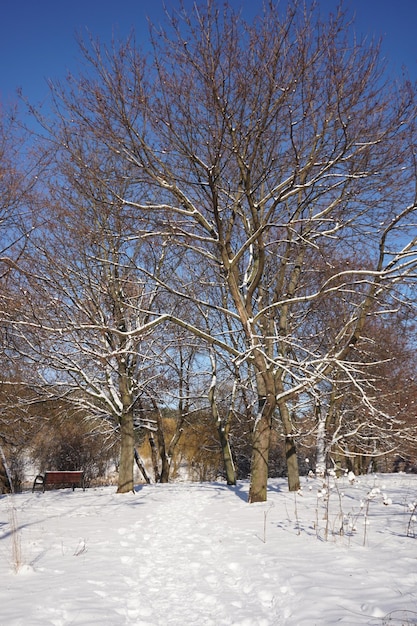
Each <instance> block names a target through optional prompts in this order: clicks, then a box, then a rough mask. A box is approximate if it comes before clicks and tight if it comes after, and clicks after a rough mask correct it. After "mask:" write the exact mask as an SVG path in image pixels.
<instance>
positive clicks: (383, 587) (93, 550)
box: [0, 474, 417, 626]
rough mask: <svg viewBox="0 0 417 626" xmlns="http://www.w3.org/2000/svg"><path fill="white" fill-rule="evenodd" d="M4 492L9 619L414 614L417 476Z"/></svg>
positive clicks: (262, 621) (98, 621)
mask: <svg viewBox="0 0 417 626" xmlns="http://www.w3.org/2000/svg"><path fill="white" fill-rule="evenodd" d="M247 491H248V484H247V483H246V482H241V483H239V485H238V486H237V487H236V488H229V487H227V486H226V485H224V484H221V483H203V484H197V483H179V484H170V485H145V486H141V487H138V489H137V491H136V493H131V494H125V495H118V494H116V493H115V488H114V487H104V488H98V489H88V490H86V491H85V492H83V491H82V490H75V492H72V491H71V490H70V489H66V490H59V491H50V492H46V493H45V494H42V493H35V494H32V493H30V492H26V493H22V494H17V495H15V496H0V580H1V586H0V623H1V625H2V626H20V625H25V626H37V625H39V626H46V625H49V624H52V625H54V626H64V625H69V624H71V625H72V624H78V625H83V626H87V625H89V624H94V625H97V626H117V625H123V624H130V625H135V626H151V625H153V626H169V625H172V626H173V625H177V626H191V625H198V626H208V625H211V626H221V625H229V624H234V625H241V626H257V625H258V626H270V625H271V626H272V625H279V624H287V625H294V626H299V625H306V626H314V625H317V626H326V625H331V626H334V625H335V624H339V623H340V624H349V625H352V626H356V625H359V624H370V625H377V624H380V625H382V624H386V625H388V624H389V625H395V626H399V625H402V624H417V536H416V538H415V537H414V534H415V533H416V535H417V521H416V520H415V518H414V515H417V512H416V511H415V510H414V513H413V512H412V509H413V508H414V506H415V503H416V501H417V476H413V475H404V474H395V475H378V476H366V477H359V478H358V479H356V480H355V481H354V482H353V484H351V483H350V482H349V480H348V478H347V477H346V478H342V479H339V480H338V481H337V482H334V481H333V480H330V483H329V489H327V487H326V489H323V482H322V481H317V480H315V479H307V478H304V479H303V489H302V492H301V493H299V494H291V493H288V490H287V487H286V483H285V481H284V480H280V479H277V480H271V481H270V486H269V493H268V502H266V503H262V504H252V505H249V504H247V502H246V498H247Z"/></svg>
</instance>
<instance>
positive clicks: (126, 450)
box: [117, 411, 135, 493]
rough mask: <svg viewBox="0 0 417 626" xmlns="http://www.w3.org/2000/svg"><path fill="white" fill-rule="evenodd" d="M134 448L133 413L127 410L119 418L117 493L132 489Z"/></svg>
mask: <svg viewBox="0 0 417 626" xmlns="http://www.w3.org/2000/svg"><path fill="white" fill-rule="evenodd" d="M134 448H135V437H134V432H133V414H132V412H131V411H128V412H127V413H123V414H122V416H121V418H120V465H119V481H118V487H117V493H127V492H129V491H133V490H134V483H133V458H134Z"/></svg>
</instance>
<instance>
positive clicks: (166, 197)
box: [54, 0, 416, 502]
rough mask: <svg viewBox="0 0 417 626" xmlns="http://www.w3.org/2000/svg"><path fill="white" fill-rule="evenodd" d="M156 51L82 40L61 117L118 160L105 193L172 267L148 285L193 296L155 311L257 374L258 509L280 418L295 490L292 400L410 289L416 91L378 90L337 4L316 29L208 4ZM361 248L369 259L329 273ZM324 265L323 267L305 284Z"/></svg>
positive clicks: (60, 102)
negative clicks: (181, 313) (331, 305)
mask: <svg viewBox="0 0 417 626" xmlns="http://www.w3.org/2000/svg"><path fill="white" fill-rule="evenodd" d="M152 42H153V51H154V54H153V57H152V58H151V60H150V61H148V60H147V59H146V58H145V57H144V56H142V55H141V54H140V53H139V52H138V51H137V49H136V47H135V43H134V41H133V40H132V39H130V40H129V41H127V42H126V43H125V44H122V45H120V46H118V47H117V46H114V48H112V49H110V50H109V49H105V48H103V47H101V46H100V45H99V44H98V43H96V42H94V41H91V42H90V45H82V51H83V54H84V58H85V60H86V61H87V62H88V63H89V71H88V72H86V73H85V75H84V76H81V77H78V78H76V77H70V78H69V82H68V83H67V85H65V86H64V87H61V88H59V87H56V88H55V91H54V94H55V98H56V102H57V107H58V110H59V111H60V114H61V116H62V117H64V116H65V117H66V118H67V119H68V120H71V124H72V125H73V126H74V128H76V129H77V131H76V132H78V133H79V134H80V136H81V135H82V136H88V137H89V138H90V141H91V142H92V145H97V146H100V153H101V154H102V153H103V151H107V153H108V155H111V157H110V156H109V158H112V159H114V160H115V161H117V162H119V161H120V162H122V163H124V164H125V165H124V168H125V171H126V172H127V175H128V177H129V180H130V184H129V186H128V188H127V189H126V190H124V189H123V188H120V187H116V186H115V185H114V184H113V181H112V179H111V177H108V176H107V177H106V178H105V180H106V185H107V187H108V188H110V189H111V193H112V196H113V198H114V201H115V202H116V201H117V202H118V203H119V207H120V210H122V208H123V209H126V208H127V207H129V209H130V210H131V211H132V213H133V212H135V215H136V216H137V219H138V220H144V219H146V221H147V224H148V230H147V233H148V236H149V241H151V240H152V245H153V248H154V249H157V248H158V247H159V248H160V249H161V251H163V252H164V254H165V259H166V261H167V263H166V264H165V265H164V267H165V269H167V268H169V267H170V265H169V264H170V263H171V264H172V268H173V270H172V271H165V272H162V273H159V274H158V275H156V273H155V271H152V269H148V273H149V274H148V275H151V276H152V280H154V281H156V282H157V283H158V284H159V285H160V287H161V288H162V289H164V290H166V291H167V292H170V294H171V296H172V297H174V296H175V297H176V298H178V299H182V300H187V302H188V304H189V311H190V313H189V316H188V318H187V319H186V320H184V319H181V318H178V317H177V316H176V315H175V311H173V310H172V309H170V310H168V311H167V310H165V311H164V317H163V319H165V320H168V319H169V320H171V321H175V322H176V323H178V324H182V325H184V326H186V327H187V328H188V330H190V331H192V332H194V333H195V335H196V336H197V337H200V338H201V339H202V340H204V341H205V342H207V343H208V344H211V345H213V346H216V347H217V349H219V350H221V351H223V353H224V354H228V355H229V358H230V359H233V360H234V361H235V363H236V365H237V366H238V367H241V368H244V369H245V370H246V371H247V372H248V373H250V374H251V377H252V381H253V387H254V389H255V391H256V395H257V408H256V411H255V414H254V416H253V429H252V450H253V452H252V462H251V485H250V493H249V500H250V502H256V501H262V500H265V499H266V488H267V475H268V455H269V448H270V440H271V431H272V428H273V418H274V415H275V414H276V413H277V412H278V414H279V417H280V420H281V423H282V427H283V431H284V434H285V445H286V457H287V462H288V479H289V488H290V489H291V490H296V489H298V488H299V476H298V464H297V455H296V446H295V435H296V432H295V427H294V424H293V420H292V416H291V406H292V403H293V402H294V401H295V400H296V399H297V398H299V397H300V394H302V393H303V392H306V391H308V390H311V389H314V388H317V385H318V384H319V383H320V382H321V381H325V380H327V379H330V378H331V376H332V373H333V372H334V371H335V370H336V369H337V368H342V369H343V371H344V372H345V373H347V374H349V373H350V371H351V369H352V368H354V367H355V366H354V365H352V364H351V360H349V358H348V356H349V354H350V353H351V351H352V350H353V349H354V348H357V347H358V346H359V345H360V339H361V337H362V336H363V334H364V333H365V332H366V321H367V319H368V318H369V316H371V315H378V314H380V313H381V312H382V311H384V312H386V307H385V303H386V301H387V299H386V297H385V296H386V293H387V291H388V290H389V289H390V288H392V287H393V286H396V285H398V284H399V283H404V282H405V281H406V280H408V279H410V280H411V279H414V268H415V262H416V237H415V230H413V229H414V228H415V206H416V204H415V190H414V186H413V179H414V177H415V170H414V161H413V158H414V154H413V146H414V145H415V136H414V128H413V123H414V118H415V105H414V90H413V88H412V87H411V85H410V84H408V83H405V84H404V85H401V86H398V87H397V86H396V85H395V84H391V83H389V81H388V80H386V78H385V75H384V68H383V67H382V66H381V63H380V61H379V51H378V47H377V46H374V45H373V44H371V45H368V44H367V43H366V42H360V41H358V40H357V39H354V42H353V43H352V38H351V30H350V29H349V26H348V25H347V23H346V21H345V17H344V15H343V13H342V12H341V11H339V12H338V13H337V14H336V15H335V16H330V17H329V18H328V19H327V20H325V21H321V20H320V18H319V17H318V15H317V12H316V10H315V9H314V8H312V9H311V10H308V9H304V8H303V7H302V6H301V4H299V3H295V4H292V5H291V6H290V7H289V8H288V10H287V12H286V13H285V14H284V13H283V12H282V11H281V10H280V7H279V6H277V4H276V3H274V2H271V3H269V4H268V5H267V6H265V7H264V9H263V12H262V13H261V14H260V15H258V16H257V17H256V19H254V21H253V22H252V23H248V22H246V21H245V20H244V18H243V16H242V14H241V13H236V12H234V11H233V9H232V8H231V7H230V6H227V5H225V6H224V7H223V6H222V9H220V8H219V7H218V4H217V3H216V2H214V0H208V1H207V3H206V4H205V5H204V6H202V7H194V9H193V10H192V11H190V12H189V13H188V12H186V11H185V10H184V9H183V8H182V9H181V10H180V11H178V12H175V13H174V14H173V15H172V16H171V17H170V19H169V24H168V27H167V30H166V31H162V30H154V31H153V37H152ZM68 127H69V126H68ZM83 165H84V167H87V166H88V163H86V162H85V160H84V161H83ZM365 241H366V247H367V256H366V259H365V260H362V259H361V258H360V255H356V256H353V257H352V263H351V264H348V265H346V266H345V267H343V268H341V267H340V266H339V265H333V264H332V259H334V258H336V254H335V251H336V250H338V251H342V252H343V256H344V257H345V258H346V257H348V256H349V251H350V252H351V251H352V250H357V249H358V246H360V245H362V244H365ZM160 254H162V252H161V253H160ZM157 256H158V254H157ZM159 256H160V255H159ZM317 259H320V260H321V262H322V263H327V269H328V272H327V275H326V277H322V278H321V279H320V275H321V267H320V269H319V272H318V274H317V277H316V279H315V280H311V275H312V274H314V273H315V272H316V269H315V265H314V264H315V262H316V261H317ZM179 260H180V261H181V262H180V263H179ZM196 285H199V289H198V290H196V289H195V286H196ZM191 286H192V287H193V288H192V289H191V288H190V287H191ZM335 297H338V298H340V300H341V301H342V302H343V311H344V313H343V315H341V316H339V317H338V318H337V319H336V320H335V321H334V324H333V330H332V332H325V333H324V334H320V335H319V334H316V335H314V334H312V333H311V332H310V328H309V324H308V323H306V320H308V318H309V317H310V316H311V315H313V312H314V311H315V309H316V308H317V306H318V303H320V306H321V307H326V306H327V301H328V300H329V301H333V300H334V298H335ZM158 314H159V312H158ZM150 319H152V320H155V321H156V320H158V319H159V320H160V319H162V318H158V315H156V316H153V314H152V312H151V313H150ZM207 319H209V320H210V324H209V329H210V330H209V332H207ZM136 335H137V329H136V328H128V327H126V328H125V329H124V330H123V335H121V336H122V337H123V341H125V342H127V341H129V340H130V339H131V338H132V337H134V336H136ZM124 349H125V348H124V347H123V350H124ZM123 350H122V351H123Z"/></svg>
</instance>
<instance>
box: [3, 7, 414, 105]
mask: <svg viewBox="0 0 417 626" xmlns="http://www.w3.org/2000/svg"><path fill="white" fill-rule="evenodd" d="M290 1H291V0H290ZM309 1H310V0H307V2H309ZM219 2H220V4H221V0H219ZM232 3H234V4H235V5H236V6H241V5H244V6H245V7H250V8H251V10H254V9H255V10H256V7H259V8H260V7H261V6H262V0H232ZM186 4H188V5H190V4H192V0H186ZM319 4H320V7H322V9H323V11H327V10H334V9H335V8H336V6H337V4H338V0H319ZM166 5H167V6H168V8H170V7H175V6H178V2H177V0H166ZM162 6H163V2H162V0H0V59H1V61H0V101H1V102H3V103H7V102H10V101H13V100H14V99H15V98H16V97H15V93H16V89H17V88H18V87H21V88H22V90H23V92H24V94H25V95H26V96H27V97H28V98H29V100H30V101H31V102H32V103H35V104H36V103H39V102H40V101H42V100H43V99H44V98H45V96H46V95H47V92H48V89H47V84H46V80H47V79H49V78H52V79H59V78H63V77H64V76H65V74H66V72H67V71H68V70H74V69H75V68H76V60H77V56H78V49H77V44H76V42H75V33H76V32H77V31H80V32H84V33H85V32H86V31H87V29H88V30H89V31H90V32H91V33H92V34H93V35H94V36H97V37H98V38H99V39H100V40H101V41H103V42H106V41H109V40H110V39H111V37H112V33H113V32H114V33H115V34H116V35H117V36H121V37H125V36H127V35H128V33H129V32H130V31H131V29H132V28H134V29H135V31H136V38H137V41H138V42H141V41H143V40H144V39H146V37H147V33H148V26H147V19H146V18H147V16H149V17H150V19H151V20H152V21H156V22H157V21H160V20H161V18H162V15H163V10H162ZM345 7H346V8H347V10H348V12H349V13H350V14H352V15H353V14H356V22H355V24H356V26H355V28H356V30H357V32H358V33H359V34H361V35H363V34H369V35H370V36H374V35H375V36H377V37H379V36H383V38H384V44H383V53H384V55H385V56H386V57H387V58H388V59H389V60H390V62H391V64H392V69H393V71H394V72H396V73H398V74H400V73H401V66H402V65H406V66H407V68H408V71H409V75H410V78H411V79H413V80H417V37H416V34H415V30H416V27H417V0H345Z"/></svg>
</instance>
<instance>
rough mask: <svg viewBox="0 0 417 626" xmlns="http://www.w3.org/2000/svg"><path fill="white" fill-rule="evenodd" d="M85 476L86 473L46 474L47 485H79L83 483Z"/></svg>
mask: <svg viewBox="0 0 417 626" xmlns="http://www.w3.org/2000/svg"><path fill="white" fill-rule="evenodd" d="M83 475H84V472H70V471H68V472H66V471H65V472H45V484H46V485H47V484H50V485H51V484H53V485H59V484H61V483H62V484H63V483H69V484H73V483H79V482H81V481H82V479H83Z"/></svg>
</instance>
